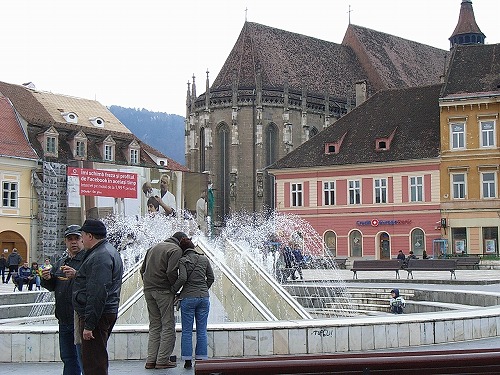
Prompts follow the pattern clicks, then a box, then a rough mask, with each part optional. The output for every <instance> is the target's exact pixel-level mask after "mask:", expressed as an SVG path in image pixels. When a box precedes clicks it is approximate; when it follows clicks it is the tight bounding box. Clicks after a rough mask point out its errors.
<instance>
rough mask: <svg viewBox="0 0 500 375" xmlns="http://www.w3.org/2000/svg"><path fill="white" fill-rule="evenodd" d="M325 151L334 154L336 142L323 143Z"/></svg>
mask: <svg viewBox="0 0 500 375" xmlns="http://www.w3.org/2000/svg"><path fill="white" fill-rule="evenodd" d="M325 153H326V154H336V153H337V144H336V143H327V144H326V145H325Z"/></svg>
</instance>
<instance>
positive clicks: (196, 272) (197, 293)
mask: <svg viewBox="0 0 500 375" xmlns="http://www.w3.org/2000/svg"><path fill="white" fill-rule="evenodd" d="M213 282H214V272H213V270H212V266H211V265H210V261H209V260H208V258H207V257H206V256H205V255H203V254H199V253H197V252H196V251H195V250H194V249H186V250H185V251H184V254H183V256H182V258H181V259H180V260H179V277H178V278H177V281H176V282H175V284H174V286H173V287H172V291H173V292H174V293H177V291H178V290H179V289H180V288H181V287H182V291H181V298H186V297H208V295H209V294H208V289H210V287H211V286H212V284H213Z"/></svg>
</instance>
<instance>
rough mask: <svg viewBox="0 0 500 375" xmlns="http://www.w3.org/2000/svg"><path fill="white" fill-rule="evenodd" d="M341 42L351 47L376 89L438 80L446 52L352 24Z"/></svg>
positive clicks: (418, 84) (416, 84) (441, 72)
mask: <svg viewBox="0 0 500 375" xmlns="http://www.w3.org/2000/svg"><path fill="white" fill-rule="evenodd" d="M342 43H343V44H344V45H347V46H349V47H351V48H352V49H353V50H354V52H355V54H356V56H357V57H358V59H359V61H361V62H362V65H363V68H364V69H365V71H366V72H367V73H368V76H369V81H370V83H371V84H372V85H373V86H374V89H375V90H383V89H388V88H398V87H413V86H426V85H432V84H436V83H439V82H440V79H441V76H442V75H444V72H445V63H446V61H447V56H448V54H449V52H448V51H445V50H442V49H439V48H435V47H431V46H428V45H425V44H421V43H417V42H414V41H411V40H408V39H403V38H400V37H397V36H394V35H390V34H386V33H382V32H380V31H375V30H371V29H368V28H366V27H361V26H356V25H352V24H351V25H349V27H348V28H347V31H346V34H345V36H344V40H343V42H342Z"/></svg>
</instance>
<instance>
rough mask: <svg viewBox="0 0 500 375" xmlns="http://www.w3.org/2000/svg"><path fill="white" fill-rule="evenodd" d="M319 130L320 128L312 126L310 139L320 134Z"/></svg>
mask: <svg viewBox="0 0 500 375" xmlns="http://www.w3.org/2000/svg"><path fill="white" fill-rule="evenodd" d="M318 133H319V131H318V129H316V128H315V127H314V126H313V127H312V128H311V130H310V131H309V139H311V138H312V137H314V136H315V135H316V134H318Z"/></svg>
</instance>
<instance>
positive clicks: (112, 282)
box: [73, 219, 123, 375]
mask: <svg viewBox="0 0 500 375" xmlns="http://www.w3.org/2000/svg"><path fill="white" fill-rule="evenodd" d="M82 239H83V246H84V248H85V250H86V252H85V257H84V260H83V263H82V266H81V267H80V269H79V270H78V272H77V274H76V278H75V281H74V284H73V307H74V309H75V311H76V312H77V313H78V319H79V331H80V335H81V338H82V362H83V371H84V373H85V374H89V375H106V374H108V351H107V342H108V338H109V335H110V334H111V331H112V329H113V326H114V325H115V322H116V319H117V317H118V306H119V304H120V290H121V286H122V276H123V263H122V260H121V257H120V254H119V253H118V251H117V250H116V249H115V248H114V246H113V245H111V244H110V243H109V242H108V240H107V239H106V227H105V226H104V223H103V222H102V221H99V220H91V219H87V220H85V222H84V223H83V225H82Z"/></svg>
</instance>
